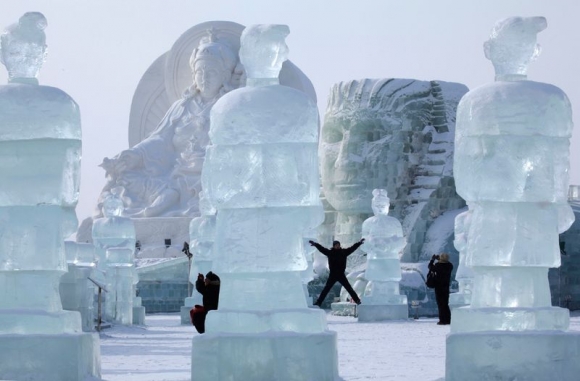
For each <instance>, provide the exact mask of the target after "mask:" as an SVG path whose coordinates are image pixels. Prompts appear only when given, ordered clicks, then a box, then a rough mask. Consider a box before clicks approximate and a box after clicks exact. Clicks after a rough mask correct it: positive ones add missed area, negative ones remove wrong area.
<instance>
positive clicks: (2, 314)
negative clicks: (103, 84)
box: [0, 12, 100, 381]
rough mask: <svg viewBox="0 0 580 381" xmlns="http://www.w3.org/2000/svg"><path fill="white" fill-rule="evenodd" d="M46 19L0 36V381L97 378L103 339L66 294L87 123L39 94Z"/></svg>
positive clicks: (49, 95)
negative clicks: (3, 80) (68, 245)
mask: <svg viewBox="0 0 580 381" xmlns="http://www.w3.org/2000/svg"><path fill="white" fill-rule="evenodd" d="M46 26H47V21H46V18H45V17H44V16H43V15H42V14H41V13H38V12H28V13H26V14H24V15H23V16H22V17H21V18H20V20H19V21H18V23H17V24H14V25H11V26H9V27H8V28H7V29H6V30H5V31H4V33H2V35H0V49H1V51H0V58H1V61H2V63H3V64H4V65H5V66H6V68H7V70H8V75H9V83H8V84H7V85H3V86H0V178H1V179H2V186H1V187H0V285H1V287H0V379H3V380H8V379H9V380H19V381H20V380H27V381H41V380H42V381H79V380H85V379H87V378H90V377H93V378H96V377H100V352H99V338H98V336H97V335H96V334H91V333H84V332H83V331H82V325H81V316H80V314H79V312H76V311H65V310H63V308H62V303H61V300H60V294H59V282H60V277H61V276H62V275H63V274H64V273H65V272H66V271H67V263H66V256H65V247H64V246H65V244H64V240H65V238H67V237H68V236H69V235H70V234H72V233H73V232H74V231H75V229H76V226H77V219H76V214H75V207H76V204H77V201H78V195H79V185H80V177H79V175H80V160H81V121H80V112H79V108H78V105H77V104H76V102H75V101H74V100H73V99H72V98H71V97H70V96H68V95H67V94H66V93H65V92H63V91H62V90H60V89H57V88H54V87H49V86H40V85H39V84H38V80H37V79H36V76H37V74H38V72H39V70H40V68H41V66H42V64H43V62H44V59H45V54H46V39H45V34H44V29H45V27H46Z"/></svg>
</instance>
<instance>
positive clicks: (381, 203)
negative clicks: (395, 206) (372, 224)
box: [372, 189, 391, 216]
mask: <svg viewBox="0 0 580 381" xmlns="http://www.w3.org/2000/svg"><path fill="white" fill-rule="evenodd" d="M390 205H391V200H390V199H389V196H387V191H386V190H385V189H375V190H373V201H372V208H373V213H374V214H375V216H379V215H384V216H386V215H387V214H389V207H390Z"/></svg>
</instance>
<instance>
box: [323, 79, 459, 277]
mask: <svg viewBox="0 0 580 381" xmlns="http://www.w3.org/2000/svg"><path fill="white" fill-rule="evenodd" d="M467 90H468V89H467V87H465V85H462V84H459V83H451V82H442V81H418V80H413V79H397V78H395V79H393V78H391V79H363V80H352V81H346V82H340V83H338V84H335V85H334V86H333V87H332V90H331V93H330V96H329V100H328V106H327V109H326V115H325V117H324V125H323V127H322V131H321V137H320V152H319V156H320V160H321V166H320V167H321V172H322V173H321V175H322V185H323V193H324V196H325V198H326V200H327V201H328V203H329V204H330V206H331V207H332V208H333V209H334V210H336V217H335V218H331V217H330V216H329V217H328V218H327V221H326V222H325V224H328V223H332V224H334V226H333V227H332V229H333V233H334V234H333V235H334V238H335V239H337V240H339V241H340V242H341V243H342V244H343V245H348V244H350V243H353V242H356V241H358V240H359V239H360V237H361V230H360V229H361V226H362V223H363V221H364V220H365V219H367V218H368V217H370V216H371V215H372V208H371V193H372V191H373V189H379V188H382V189H386V190H387V191H388V192H389V197H390V198H391V204H392V206H393V209H392V210H391V212H390V214H389V215H390V216H391V217H395V218H397V219H399V221H401V223H402V225H403V232H404V234H405V237H407V239H408V244H407V246H406V248H405V250H404V252H403V256H402V261H403V262H418V261H420V260H421V259H423V260H427V259H428V258H430V256H431V254H433V253H426V254H424V255H423V253H422V246H423V243H424V241H425V236H426V234H427V232H428V230H429V228H430V226H431V225H432V224H433V222H434V221H435V220H436V219H437V218H438V217H439V216H440V215H441V214H443V213H444V212H446V211H448V210H453V209H458V208H462V207H463V206H465V203H464V201H463V200H462V199H461V197H459V196H458V195H457V194H456V193H455V184H454V181H453V170H452V169H453V168H452V161H453V160H452V159H453V138H454V134H455V111H456V108H457V104H458V103H459V100H460V99H461V97H462V96H463V94H465V93H466V92H467ZM451 224H452V222H451ZM325 230H326V229H325ZM450 230H452V225H451V228H450ZM325 235H326V236H328V233H327V232H326V231H325ZM422 255H423V256H422ZM365 261H366V260H365V258H364V256H363V255H362V252H361V251H360V250H358V251H357V252H355V253H354V254H352V255H351V256H350V257H349V264H348V267H347V269H348V270H349V271H354V270H363V268H361V265H364V263H365Z"/></svg>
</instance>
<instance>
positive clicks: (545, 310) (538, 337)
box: [445, 17, 580, 381]
mask: <svg viewBox="0 0 580 381" xmlns="http://www.w3.org/2000/svg"><path fill="white" fill-rule="evenodd" d="M545 27H546V19H545V18H543V17H529V18H520V17H513V18H508V19H505V20H502V21H499V22H498V23H497V24H496V25H495V27H494V29H493V31H492V34H491V38H490V40H489V41H488V42H486V44H485V45H484V47H485V53H486V56H487V57H488V58H489V59H490V60H491V61H492V63H493V64H494V67H495V71H496V82H494V83H492V84H489V85H484V86H482V87H479V88H477V89H475V90H473V91H470V92H469V93H467V94H466V95H465V96H464V97H463V99H462V100H461V102H460V104H459V107H458V110H457V128H456V135H455V139H456V141H455V158H454V160H455V161H454V173H455V180H456V185H457V193H458V194H459V195H461V196H462V197H463V198H464V199H465V200H466V201H467V203H468V205H469V208H470V213H471V216H470V219H469V224H468V227H467V242H466V249H465V251H466V257H465V264H466V265H468V266H471V267H472V269H473V272H474V284H473V293H472V298H471V305H470V306H469V307H460V308H456V309H454V310H453V313H452V319H451V334H450V335H449V336H448V337H447V357H446V362H447V365H446V378H445V379H446V380H448V381H456V380H460V381H469V380H489V379H494V380H516V379H518V380H520V379H521V380H529V381H534V380H538V381H539V380H549V379H557V380H576V379H578V374H580V362H578V357H579V356H580V335H578V334H577V333H570V332H566V329H567V328H568V323H569V312H568V310H567V309H562V308H558V307H552V306H551V300H550V288H549V284H548V268H550V267H558V266H560V250H559V245H558V234H559V233H562V232H563V231H565V230H567V229H568V228H569V227H570V225H571V224H572V222H573V220H574V215H573V213H572V210H571V208H570V206H569V205H568V203H567V192H568V170H569V146H570V136H571V133H572V127H573V126H572V112H571V107H570V102H569V101H568V98H567V97H566V95H565V94H564V93H563V92H562V90H560V89H559V88H557V87H555V86H552V85H549V84H545V83H538V82H532V81H528V80H526V71H527V65H528V63H529V62H530V61H531V60H532V59H534V58H535V57H536V56H537V54H538V53H539V46H538V45H537V43H536V34H537V33H538V32H540V31H541V30H543V29H544V28H545Z"/></svg>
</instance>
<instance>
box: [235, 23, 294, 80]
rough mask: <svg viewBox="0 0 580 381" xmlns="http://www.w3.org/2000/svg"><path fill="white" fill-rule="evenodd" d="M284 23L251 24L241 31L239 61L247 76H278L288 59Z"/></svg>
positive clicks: (286, 29)
mask: <svg viewBox="0 0 580 381" xmlns="http://www.w3.org/2000/svg"><path fill="white" fill-rule="evenodd" d="M289 33H290V29H288V26H286V25H253V26H249V27H247V28H246V29H244V31H243V32H242V36H241V48H240V61H241V62H242V64H243V65H244V68H245V70H246V75H247V77H248V78H278V74H279V73H280V70H281V69H282V64H283V63H284V61H286V60H287V59H288V45H286V41H285V38H286V36H287V35H288V34H289Z"/></svg>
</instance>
